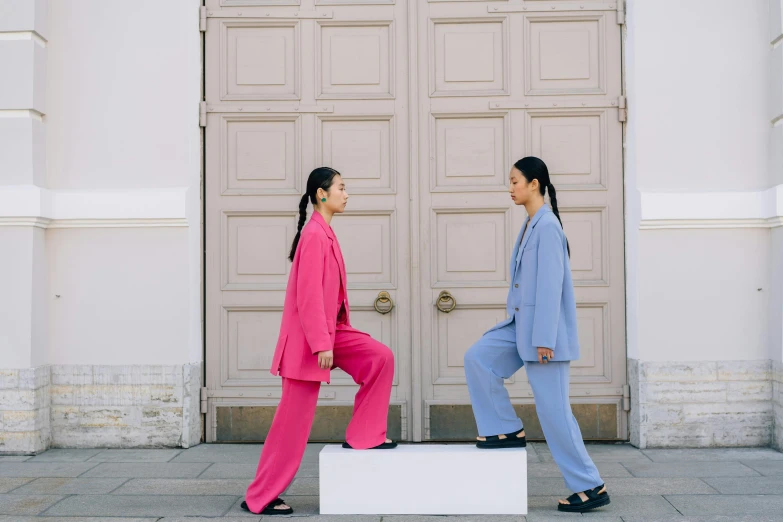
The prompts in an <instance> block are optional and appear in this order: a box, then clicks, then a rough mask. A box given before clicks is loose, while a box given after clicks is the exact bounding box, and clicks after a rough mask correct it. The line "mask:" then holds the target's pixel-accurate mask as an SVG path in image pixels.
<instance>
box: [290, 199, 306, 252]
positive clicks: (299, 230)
mask: <svg viewBox="0 0 783 522" xmlns="http://www.w3.org/2000/svg"><path fill="white" fill-rule="evenodd" d="M308 199H310V198H309V196H308V195H307V194H305V195H304V196H302V199H301V200H300V201H299V224H298V225H297V227H296V236H294V243H293V244H292V245H291V253H290V254H289V255H288V259H289V260H291V261H293V260H294V255H295V254H296V246H297V245H298V244H299V237H300V236H301V235H302V227H303V226H304V224H305V221H306V220H307V200H308Z"/></svg>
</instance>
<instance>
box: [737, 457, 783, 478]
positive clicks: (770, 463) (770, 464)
mask: <svg viewBox="0 0 783 522" xmlns="http://www.w3.org/2000/svg"><path fill="white" fill-rule="evenodd" d="M742 464H744V465H746V466H748V467H749V468H753V469H754V470H756V471H758V472H759V473H761V474H762V475H765V476H768V477H781V476H783V462H781V461H777V460H743V461H742Z"/></svg>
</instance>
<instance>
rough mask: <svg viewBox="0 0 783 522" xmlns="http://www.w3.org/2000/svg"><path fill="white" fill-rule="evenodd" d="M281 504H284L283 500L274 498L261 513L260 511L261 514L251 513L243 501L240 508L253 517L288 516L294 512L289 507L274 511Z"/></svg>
mask: <svg viewBox="0 0 783 522" xmlns="http://www.w3.org/2000/svg"><path fill="white" fill-rule="evenodd" d="M281 504H285V502H284V501H283V499H282V498H276V499H274V500H273V501H272V502H270V503H269V504H267V506H266V507H265V508H264V509H263V511H261V513H254V512H253V511H250V508H249V507H247V502H245V501H244V500H243V501H242V506H241V507H242V509H244V510H245V511H248V512H250V513H253V514H254V515H290V514H291V513H293V512H294V510H293V509H292V508H290V507H289V508H287V509H275V508H276V507H277V506H279V505H281Z"/></svg>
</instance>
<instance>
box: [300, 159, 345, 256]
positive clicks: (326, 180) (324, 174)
mask: <svg viewBox="0 0 783 522" xmlns="http://www.w3.org/2000/svg"><path fill="white" fill-rule="evenodd" d="M339 175H340V173H339V172H337V171H336V170H334V169H333V168H330V167H318V168H317V169H315V170H313V171H312V172H311V173H310V176H309V177H308V178H307V190H306V191H305V193H304V195H303V196H302V199H300V200H299V224H298V225H297V227H296V236H294V242H293V244H292V245H291V253H290V254H288V259H290V260H291V261H293V260H294V256H295V255H296V247H297V245H299V238H300V237H301V235H302V227H304V224H305V221H307V201H308V200H310V203H312V204H313V207H315V206H316V205H317V204H318V203H316V201H317V200H316V194H317V192H318V189H323V190H324V191H326V192H327V193H329V189H330V188H331V187H332V182H333V181H334V177H335V176H339Z"/></svg>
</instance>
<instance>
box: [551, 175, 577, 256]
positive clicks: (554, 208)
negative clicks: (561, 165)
mask: <svg viewBox="0 0 783 522" xmlns="http://www.w3.org/2000/svg"><path fill="white" fill-rule="evenodd" d="M546 189H547V190H548V191H549V203H550V204H551V205H552V213H554V215H555V217H556V218H557V220H558V221H559V222H560V228H563V220H562V219H560V211H559V210H558V209H557V192H556V191H555V186H554V185H552V183H551V182H550V183H549V185H548V186H547V188H546ZM566 248H567V249H568V257H571V245H569V244H568V238H566Z"/></svg>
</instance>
